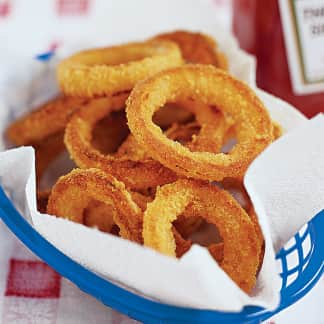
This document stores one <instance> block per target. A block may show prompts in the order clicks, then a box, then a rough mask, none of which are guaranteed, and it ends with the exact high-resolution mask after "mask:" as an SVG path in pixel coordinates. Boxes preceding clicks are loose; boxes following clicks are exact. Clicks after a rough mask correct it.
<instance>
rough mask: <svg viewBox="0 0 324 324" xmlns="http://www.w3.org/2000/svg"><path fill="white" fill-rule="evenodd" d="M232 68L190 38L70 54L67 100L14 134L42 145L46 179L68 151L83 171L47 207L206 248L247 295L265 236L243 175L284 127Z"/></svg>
mask: <svg viewBox="0 0 324 324" xmlns="http://www.w3.org/2000/svg"><path fill="white" fill-rule="evenodd" d="M184 63H187V64H184ZM190 63H195V64H190ZM196 63H198V64H196ZM227 69H228V62H227V59H226V57H225V56H224V54H223V53H222V52H220V51H219V48H218V46H217V43H216V41H214V40H213V39H212V38H211V37H209V36H208V35H204V34H200V33H193V32H186V31H176V32H173V33H166V34H161V35H157V36H156V37H154V38H153V39H151V40H149V41H146V42H142V43H130V44H126V45H120V46H113V47H107V48H101V49H93V50H88V51H83V52H80V53H77V54H75V55H72V56H71V57H68V58H66V59H64V60H63V61H62V62H61V63H60V64H59V66H58V68H57V78H58V82H59V84H60V86H61V89H62V92H63V94H62V95H60V96H59V97H57V98H55V99H53V100H51V101H49V102H48V103H45V104H44V105H42V106H41V107H40V108H38V109H36V110H35V111H33V112H32V113H30V114H28V115H26V116H24V117H22V118H20V119H19V120H18V121H16V122H14V123H13V124H12V125H11V126H10V127H9V128H8V130H7V136H8V138H9V139H10V140H11V141H12V142H13V143H15V144H17V145H32V146H34V148H35V151H36V162H37V163H36V168H37V172H36V173H37V183H39V180H40V178H41V177H42V174H43V173H44V172H45V170H47V169H48V165H49V164H50V163H52V161H53V160H54V159H55V158H56V157H57V156H58V155H59V154H60V153H61V152H62V151H63V150H65V149H67V151H68V152H69V154H70V156H71V158H72V160H73V161H74V162H75V163H76V165H77V167H79V168H80V169H75V170H73V171H72V172H70V173H68V174H66V175H64V176H62V177H60V178H59V179H58V181H57V182H56V184H55V185H54V186H53V188H51V189H50V190H46V191H43V192H40V191H39V192H38V194H37V204H38V209H39V210H40V211H41V212H47V213H49V214H52V215H56V216H57V217H64V218H67V219H69V220H71V221H74V222H77V223H80V224H83V225H85V226H88V227H93V228H96V229H98V230H100V231H102V232H105V233H110V234H113V235H119V236H121V237H122V238H125V239H129V240H131V241H133V242H136V243H138V244H144V245H146V246H148V247H151V248H153V249H155V250H157V251H159V252H161V253H163V254H166V255H170V256H173V257H178V258H180V257H181V256H182V255H183V254H185V253H186V252H187V251H188V250H189V249H190V247H191V246H192V244H194V242H198V243H199V244H201V245H203V246H205V247H206V248H207V249H208V251H209V252H210V254H211V256H212V257H213V258H214V259H215V261H216V262H217V263H218V264H219V265H220V266H221V267H222V269H223V270H224V271H225V272H226V273H227V274H228V275H229V276H230V277H231V278H232V279H233V280H234V282H236V284H237V285H238V286H239V287H241V288H242V289H243V290H244V291H245V292H247V293H249V292H250V291H251V289H252V288H253V287H254V285H255V282H256V276H257V273H258V271H259V269H260V267H261V266H262V262H263V256H264V239H263V234H262V230H261V228H260V225H259V223H258V220H257V215H256V213H255V211H254V208H253V205H252V203H251V201H250V199H249V196H248V195H247V193H246V191H245V188H244V185H243V177H244V174H245V171H246V169H247V168H248V166H249V165H250V163H251V162H252V161H253V160H254V158H255V157H256V156H257V155H258V154H260V153H261V152H262V151H263V150H264V149H265V148H266V147H267V146H268V145H269V144H270V143H271V142H272V141H273V140H274V139H277V138H278V137H279V136H281V133H282V130H281V127H280V125H278V124H277V123H275V122H273V121H272V120H271V119H270V117H269V114H268V112H267V110H266V109H265V107H264V106H263V104H262V103H261V101H260V100H259V99H258V98H257V97H256V95H255V94H254V92H253V91H252V90H251V89H250V88H249V87H248V86H247V85H245V84H243V83H242V82H240V81H239V80H236V79H235V78H233V77H232V76H230V75H229V74H228V72H227V71H226V70H227ZM125 106H126V109H125ZM63 137H64V138H63ZM228 141H230V142H231V143H232V141H233V145H234V146H233V147H232V148H229V149H228V148H227V147H228V145H227V144H228ZM224 145H225V146H224ZM231 145H232V144H231ZM227 151H228V153H225V152H227ZM49 169H50V168H49ZM215 182H218V183H215ZM237 197H239V198H237ZM240 203H241V204H242V206H241V205H240ZM208 223H209V224H208ZM206 226H212V227H213V226H216V227H217V229H218V234H219V235H218V234H217V231H215V233H216V234H212V235H211V236H213V235H214V236H213V237H211V236H210V234H209V236H208V237H205V236H204V235H205V232H204V230H203V229H202V228H206ZM208 230H210V227H208ZM201 238H202V240H201V241H200V239H201Z"/></svg>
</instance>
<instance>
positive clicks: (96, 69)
mask: <svg viewBox="0 0 324 324" xmlns="http://www.w3.org/2000/svg"><path fill="white" fill-rule="evenodd" d="M181 64H182V57H181V53H180V50H179V48H178V46H177V45H176V44H175V43H172V42H169V41H148V42H143V43H129V44H126V45H120V46H112V47H107V48H98V49H91V50H87V51H82V52H79V53H77V54H74V55H72V56H70V57H68V58H67V59H65V60H63V61H62V62H61V63H59V65H58V68H57V79H58V81H59V84H60V86H61V89H62V91H63V92H64V93H65V94H68V95H70V96H79V97H88V98H93V97H98V96H110V95H113V94H116V93H119V92H123V91H128V90H131V89H132V88H133V87H134V85H135V84H136V83H137V82H138V81H140V80H142V79H144V78H146V77H148V76H150V75H153V74H155V73H156V72H159V71H161V70H164V69H167V68H171V67H175V66H178V65H181Z"/></svg>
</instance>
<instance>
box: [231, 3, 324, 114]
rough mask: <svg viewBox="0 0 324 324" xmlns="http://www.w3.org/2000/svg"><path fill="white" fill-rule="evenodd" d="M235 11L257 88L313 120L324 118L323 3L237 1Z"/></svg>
mask: <svg viewBox="0 0 324 324" xmlns="http://www.w3.org/2000/svg"><path fill="white" fill-rule="evenodd" d="M233 9H234V18H233V30H234V33H235V35H236V37H237V38H238V40H239V43H240V46H241V47H242V48H243V49H245V50H246V51H248V52H250V53H251V54H253V55H255V56H256V58H257V84H258V86H259V87H260V88H262V89H264V90H266V91H268V92H270V93H273V94H274V95H276V96H278V97H281V98H282V99H284V100H286V101H288V102H290V103H291V104H292V105H293V106H295V107H296V108H298V109H299V110H300V111H301V112H303V113H304V114H305V115H306V116H308V117H312V116H314V115H316V114H317V113H319V112H324V0H266V1H263V0H233Z"/></svg>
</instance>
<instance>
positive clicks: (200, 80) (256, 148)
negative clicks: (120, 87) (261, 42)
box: [126, 64, 272, 181]
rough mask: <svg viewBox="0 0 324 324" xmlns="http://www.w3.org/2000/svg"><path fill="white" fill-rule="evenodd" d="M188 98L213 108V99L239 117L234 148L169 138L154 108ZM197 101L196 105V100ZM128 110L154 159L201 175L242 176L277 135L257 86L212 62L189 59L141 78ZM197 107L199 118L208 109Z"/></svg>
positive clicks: (214, 177) (210, 177)
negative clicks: (220, 149)
mask: <svg viewBox="0 0 324 324" xmlns="http://www.w3.org/2000/svg"><path fill="white" fill-rule="evenodd" d="M208 85H210V86H208ZM188 98H192V99H193V100H201V101H203V103H204V105H201V107H204V111H205V109H206V108H209V109H211V108H210V107H209V106H208V105H210V104H211V105H214V106H216V107H217V108H219V109H220V110H221V111H222V112H223V113H224V114H229V115H230V116H231V117H232V118H233V121H234V122H235V123H236V131H237V138H238V143H237V144H236V145H235V146H234V148H233V149H232V150H231V151H230V152H229V153H228V154H224V153H219V154H213V153H208V152H191V151H190V150H189V149H188V148H186V147H184V146H182V145H181V144H179V143H176V142H174V141H172V140H170V139H168V138H167V137H166V136H165V135H164V134H163V133H162V132H161V129H160V128H159V127H158V126H156V125H155V124H154V123H153V122H152V116H153V114H154V112H155V111H156V110H157V109H158V108H159V107H161V106H163V105H164V104H165V103H166V102H167V101H171V102H176V101H177V100H180V101H182V100H186V99H188ZM192 107H193V109H195V105H192ZM126 113H127V120H128V126H129V128H130V131H131V133H132V134H133V135H134V137H135V139H136V141H137V142H138V143H139V144H140V145H142V146H143V147H145V148H146V149H147V151H148V152H149V154H150V155H151V156H152V157H153V158H154V159H156V160H157V161H159V162H160V163H162V164H163V165H165V166H166V167H167V168H170V169H171V170H174V171H175V172H176V173H178V174H180V175H183V176H188V177H192V178H196V179H206V180H210V181H220V180H222V179H223V178H224V177H241V176H243V174H244V172H245V171H246V169H247V167H248V166H249V164H250V163H251V162H252V161H253V160H254V158H255V157H256V156H257V155H258V154H259V153H261V152H262V151H263V150H264V149H265V148H266V147H267V146H268V145H269V144H270V143H271V141H272V124H271V120H270V117H269V114H268V112H267V110H266V109H265V107H264V106H263V104H262V102H261V101H260V100H259V99H258V98H257V97H256V95H255V94H254V93H253V91H252V90H251V89H250V88H249V87H248V86H246V85H245V84H243V83H242V82H240V81H239V80H236V79H234V78H233V77H232V76H230V75H229V74H227V73H225V72H223V71H222V70H220V69H216V68H214V67H212V66H207V65H189V64H188V65H185V66H182V67H178V68H174V69H170V70H167V71H162V72H160V73H158V74H156V75H155V76H153V77H151V78H148V79H146V80H144V81H143V82H140V83H138V84H137V85H136V86H135V87H134V89H133V91H132V92H131V94H130V96H129V98H128V100H127V107H126ZM195 113H196V116H197V118H198V116H199V115H202V111H201V110H198V109H196V110H195ZM206 122H208V121H206Z"/></svg>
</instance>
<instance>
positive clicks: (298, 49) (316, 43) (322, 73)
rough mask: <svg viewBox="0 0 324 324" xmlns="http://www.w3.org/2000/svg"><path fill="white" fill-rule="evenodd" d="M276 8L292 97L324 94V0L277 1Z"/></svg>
mask: <svg viewBox="0 0 324 324" xmlns="http://www.w3.org/2000/svg"><path fill="white" fill-rule="evenodd" d="M279 8H280V14H281V21H282V25H283V32H284V39H285V45H286V51H287V57H288V65H289V71H290V78H291V82H292V86H293V89H294V92H295V94H297V95H303V94H310V93H316V92H322V91H324V0H279ZM273 55H276V53H273Z"/></svg>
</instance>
